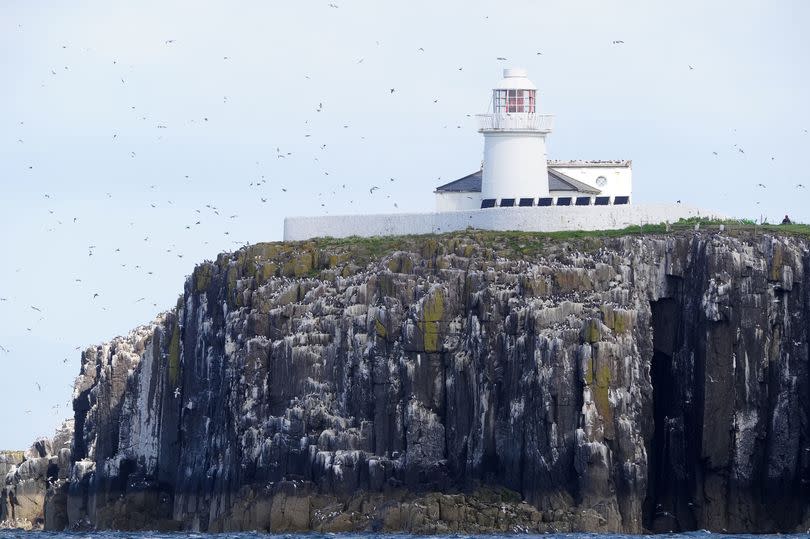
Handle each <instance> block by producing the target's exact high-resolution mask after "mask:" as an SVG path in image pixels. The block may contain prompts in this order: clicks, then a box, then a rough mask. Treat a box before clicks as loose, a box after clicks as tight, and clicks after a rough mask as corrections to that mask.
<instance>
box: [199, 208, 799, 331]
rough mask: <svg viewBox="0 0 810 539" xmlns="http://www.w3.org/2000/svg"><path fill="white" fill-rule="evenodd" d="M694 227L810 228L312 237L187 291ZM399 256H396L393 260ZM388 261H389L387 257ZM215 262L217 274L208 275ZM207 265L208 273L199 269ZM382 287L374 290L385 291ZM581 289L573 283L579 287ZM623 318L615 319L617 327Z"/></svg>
mask: <svg viewBox="0 0 810 539" xmlns="http://www.w3.org/2000/svg"><path fill="white" fill-rule="evenodd" d="M695 225H699V230H700V232H701V233H710V234H711V233H718V232H719V231H720V227H721V226H722V227H723V229H724V230H723V234H725V235H728V236H733V237H739V238H743V239H747V240H756V239H757V237H758V236H761V235H763V234H774V235H780V236H796V237H801V238H810V225H804V224H792V225H770V224H762V225H757V224H756V223H755V222H753V221H751V220H725V221H719V220H707V219H700V218H692V219H686V220H681V221H679V222H677V223H672V224H664V223H661V224H649V225H642V226H630V227H627V228H623V229H620V230H595V231H585V230H576V231H565V232H518V231H488V230H477V229H467V230H461V231H457V232H448V233H444V234H424V235H412V236H384V237H380V236H377V237H370V238H362V237H356V236H353V237H349V238H328V237H326V238H315V239H312V240H307V241H301V242H270V243H258V244H255V245H250V246H247V247H245V248H243V249H240V250H238V251H236V252H234V253H225V254H222V255H220V256H219V257H218V258H217V261H216V262H215V263H206V264H203V265H202V266H198V268H197V269H196V270H195V274H194V285H195V286H194V289H195V290H197V291H198V292H200V291H202V290H205V289H206V288H207V287H208V285H209V284H210V281H211V280H212V279H213V278H214V275H215V274H217V275H224V277H225V286H226V293H227V295H226V297H227V300H228V303H229V305H230V306H231V307H232V308H234V307H240V306H242V303H243V302H242V298H241V296H239V295H238V294H237V293H236V290H237V282H238V281H239V280H242V279H251V281H252V282H251V283H249V284H247V285H246V286H247V287H248V288H255V287H258V286H261V285H262V284H264V283H266V282H267V281H269V280H270V279H271V278H273V277H292V278H303V277H311V278H321V279H333V278H335V277H338V276H343V277H346V276H349V275H353V274H356V273H357V272H358V271H360V270H362V269H365V268H366V267H368V265H369V264H371V263H376V262H380V261H382V259H384V258H385V257H390V258H389V259H388V260H387V262H385V264H386V266H387V267H388V269H389V270H390V271H391V272H393V273H413V271H414V270H415V268H414V262H413V261H412V260H411V258H410V256H408V255H406V254H405V253H417V254H418V255H419V256H420V258H421V260H420V262H419V264H420V265H421V266H423V267H424V268H425V269H427V270H436V269H442V268H447V267H450V266H451V265H452V264H451V262H450V258H449V257H450V256H456V257H462V258H470V257H477V258H479V259H484V260H494V259H497V258H507V259H515V258H536V257H538V256H565V255H566V253H568V252H571V251H580V252H585V253H592V252H595V251H597V250H599V249H601V248H602V247H604V244H605V240H610V239H614V238H622V237H628V236H641V235H646V236H661V237H664V236H673V235H684V234H691V233H692V232H693V231H694V228H695ZM398 251H402V252H403V253H402V254H395V253H397V252H398ZM392 255H393V256H392ZM214 264H216V266H219V271H216V272H215V271H214V269H215V268H214ZM206 266H207V267H206ZM386 284H387V283H385V282H382V283H380V285H381V286H382V287H385V286H386ZM579 284H581V283H578V286H579ZM623 322H626V321H624V320H620V321H618V324H619V325H620V326H621V325H622V323H623Z"/></svg>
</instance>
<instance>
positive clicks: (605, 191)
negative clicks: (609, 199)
mask: <svg viewBox="0 0 810 539" xmlns="http://www.w3.org/2000/svg"><path fill="white" fill-rule="evenodd" d="M549 168H551V169H554V170H557V171H559V172H561V173H563V174H565V175H566V176H570V177H572V178H574V179H575V180H579V181H581V182H583V183H587V184H588V185H592V186H593V187H596V188H597V189H599V190H601V191H602V192H601V193H600V196H629V197H630V202H631V203H632V202H633V170H632V169H631V168H630V167H555V166H553V165H552V166H550V167H549ZM599 176H604V177H605V179H606V180H607V183H606V184H605V185H604V186H599V185H597V184H596V179H597V178H598V177H599ZM560 196H566V195H560ZM572 196H576V195H572Z"/></svg>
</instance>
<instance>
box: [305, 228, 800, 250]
mask: <svg viewBox="0 0 810 539" xmlns="http://www.w3.org/2000/svg"><path fill="white" fill-rule="evenodd" d="M697 224H699V225H700V228H699V230H700V231H702V232H719V231H720V226H721V225H722V226H723V227H724V233H726V234H729V235H731V236H735V237H738V236H751V235H761V234H776V235H788V236H799V237H803V238H810V225H806V224H791V225H771V224H762V225H758V224H756V223H755V222H753V221H747V220H724V221H721V220H708V219H700V218H691V219H681V220H680V221H678V222H677V223H671V224H669V225H667V224H666V223H660V224H648V225H634V226H629V227H627V228H621V229H617V230H571V231H561V232H523V231H495V230H480V229H468V230H461V231H456V232H447V233H443V234H423V235H413V236H374V237H360V236H350V237H348V238H331V237H323V238H314V239H313V240H310V241H311V242H314V243H315V244H316V246H317V247H318V248H321V249H330V248H340V247H344V248H350V249H351V251H352V252H353V253H357V254H361V253H362V254H365V255H367V256H369V257H372V258H374V257H378V256H380V255H384V254H385V253H390V252H392V251H397V250H408V249H410V248H413V246H414V244H423V243H424V242H426V241H430V239H431V238H441V239H443V240H452V239H454V238H458V239H471V240H474V241H475V242H476V243H479V244H481V245H483V244H488V245H491V246H492V248H493V250H494V251H495V252H496V253H499V254H500V253H501V252H502V249H504V248H506V249H507V250H509V251H512V252H516V253H520V254H527V251H535V252H536V250H537V249H532V248H531V247H536V248H539V247H540V246H541V245H548V240H556V241H572V240H584V241H583V244H584V245H582V246H583V247H585V248H588V247H595V246H596V241H598V240H602V239H606V238H620V237H625V236H636V235H663V234H675V233H683V232H688V231H693V230H694V228H695V225H697ZM588 240H591V241H588ZM593 240H596V241H593ZM577 243H579V242H577Z"/></svg>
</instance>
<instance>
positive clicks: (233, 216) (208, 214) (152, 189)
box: [0, 3, 807, 413]
mask: <svg viewBox="0 0 810 539" xmlns="http://www.w3.org/2000/svg"><path fill="white" fill-rule="evenodd" d="M328 7H329V8H330V9H339V7H340V6H339V5H338V4H336V3H329V4H328ZM163 44H164V45H165V46H166V47H177V46H181V44H180V43H179V41H178V40H177V39H173V38H171V39H164V40H163ZM377 45H378V46H379V45H380V43H379V42H377ZM610 45H612V46H615V47H620V46H624V45H625V42H624V41H623V40H620V39H615V40H612V41H611V43H610ZM67 47H68V46H67V45H62V48H63V49H67ZM414 50H415V52H416V53H417V54H425V53H426V51H425V48H424V47H414ZM535 54H536V55H538V56H541V55H543V52H542V51H536V53H535ZM495 59H496V61H498V62H507V61H508V58H507V57H505V56H497V57H496V58H495ZM229 60H230V56H222V61H229ZM111 61H112V63H113V64H114V65H118V59H111ZM363 62H364V58H360V59H359V60H357V63H358V64H362V63H363ZM685 67H686V68H688V70H690V71H692V70H694V69H695V66H694V65H691V64H690V65H687V66H685ZM463 69H464V67H463V66H458V67H457V70H458V71H463ZM68 71H70V66H67V65H65V66H62V69H60V70H57V69H50V76H51V77H57V76H59V75H60V74H61V73H63V72H68ZM119 78H120V83H121V84H123V85H126V84H128V81H127V77H119ZM305 78H306V79H310V76H309V75H305ZM386 91H387V93H388V94H389V95H391V96H393V95H395V94H397V88H396V87H391V86H387V90H386ZM222 102H223V104H227V103H229V97H228V96H223V97H222ZM438 102H439V99H438V98H434V99H433V103H434V104H436V103H438ZM128 109H129V113H130V114H133V115H135V116H136V117H137V118H138V119H140V120H141V121H149V115H148V114H144V113H142V112H141V111H139V110H138V109H137V108H136V106H134V105H128ZM311 110H314V112H315V113H316V114H321V113H324V111H325V106H324V103H323V102H322V101H320V102H318V103H317V105H315V106H314V107H313V109H311ZM189 122H190V123H196V122H199V123H200V124H203V125H206V124H208V122H209V117H208V116H207V115H205V114H201V115H200V116H199V117H198V118H193V119H190V120H189ZM305 123H307V122H305ZM19 126H20V127H21V128H22V127H24V126H25V122H24V121H20V122H19ZM342 127H343V129H348V128H349V125H348V124H345V125H343V126H342ZM444 127H445V128H446V127H447V126H444ZM456 127H457V128H461V125H458V126H456ZM167 128H168V126H167V125H166V124H165V123H157V124H156V125H155V129H156V130H158V131H159V132H160V133H166V132H167V131H165V130H166V129H167ZM804 132H805V134H806V133H807V130H804ZM120 134H121V132H120V131H119V130H116V131H115V132H113V133H111V134H110V137H111V139H112V141H114V142H118V143H120V140H121V139H122V138H123V137H119V135H120ZM162 137H163V135H162V134H161V135H159V136H158V138H157V140H161V139H162ZM305 137H307V138H309V137H311V133H308V134H306V135H305ZM363 138H364V137H361V139H363ZM17 142H18V143H19V144H20V145H23V144H25V143H26V140H25V139H24V138H23V137H22V136H20V137H19V138H17ZM317 148H318V151H319V152H326V151H327V149H328V146H327V144H326V143H322V144H318V145H317ZM735 149H736V151H737V152H739V153H740V154H744V153H745V151H744V149H743V148H741V147H738V146H736V145H735ZM712 153H713V154H714V156H717V157H719V156H720V152H718V151H714V152H712ZM128 155H129V158H130V159H138V158H139V155H138V152H136V151H135V150H129V152H128ZM294 158H295V153H294V152H293V151H290V150H289V149H282V147H281V146H277V147H276V148H275V159H276V160H289V159H294ZM772 159H774V158H772ZM313 160H314V162H320V158H319V156H318V155H315V156H313ZM256 164H257V165H258V164H259V162H256ZM35 166H36V164H35V163H28V164H26V168H27V169H28V170H29V171H32V170H34V168H35ZM322 172H323V175H324V176H329V175H330V174H329V171H328V170H323V171H322ZM438 179H439V180H441V177H439V178H438ZM184 180H185V181H186V182H191V181H192V178H191V175H189V174H186V175H185V177H184ZM387 180H388V181H387V182H385V181H382V182H377V183H376V184H373V185H368V186H363V187H361V188H360V189H362V191H360V190H359V189H358V190H357V191H354V189H355V188H357V187H358V186H352V185H349V184H347V183H343V182H342V181H337V182H335V183H334V186H333V187H332V188H331V189H330V190H326V191H322V192H319V193H318V194H317V197H318V201H319V203H320V207H321V208H327V203H328V202H329V200H330V198H334V197H335V196H337V195H338V193H339V192H349V191H351V192H352V193H354V194H351V195H349V196H351V198H350V201H349V202H350V204H355V202H358V203H359V202H360V198H359V197H360V196H361V194H362V196H368V197H380V196H381V195H383V194H384V192H385V189H384V185H386V184H388V185H390V184H391V183H394V182H396V181H397V178H395V177H390V176H389V177H388V178H387ZM756 186H757V187H758V188H760V189H765V188H766V185H765V184H764V183H758V184H757V185H756ZM274 187H275V188H276V189H277V190H276V191H275V193H268V188H270V184H269V178H268V177H267V176H266V175H263V174H258V175H257V177H256V178H254V179H251V180H250V181H249V182H248V188H249V189H251V190H254V191H258V194H257V195H256V199H257V201H258V202H259V203H261V204H267V203H269V202H270V201H271V197H283V196H284V195H285V193H287V192H288V187H287V186H284V185H278V186H274ZM159 188H160V185H159V183H153V184H150V185H149V186H148V189H147V190H146V192H147V194H148V195H149V199H150V202H149V203H148V204H149V207H150V209H154V210H158V209H160V208H162V207H171V206H174V205H175V202H174V201H173V200H172V199H165V200H161V201H158V197H157V193H158V192H159V190H160V189H159ZM795 188H796V189H797V190H803V189H805V185H804V184H802V183H797V184H796V185H795ZM347 190H348V191H347ZM365 191H367V192H368V194H367V195H366V194H365ZM153 194H154V196H152V195H153ZM105 196H106V198H108V199H109V198H113V194H112V193H110V192H107V193H105ZM384 196H385V197H386V199H390V198H391V195H390V194H384ZM43 198H44V199H45V200H47V201H49V203H50V202H53V203H54V204H55V203H56V202H57V200H56V199H57V197H56V196H55V195H54V194H52V193H43ZM363 202H365V200H363ZM678 202H680V201H678ZM391 203H392V204H393V207H395V208H398V205H397V203H396V202H394V201H391ZM757 204H759V202H757ZM164 205H165V206H164ZM325 211H326V210H325ZM48 212H49V215H51V216H53V217H54V219H55V221H54V223H55V224H53V225H52V226H51V228H49V229H48V230H49V231H54V230H55V227H57V226H63V225H65V224H66V223H67V224H74V225H77V224H79V223H80V221H81V218H80V216H79V215H70V216H68V217H66V218H65V217H61V218H60V217H57V212H56V210H55V209H49V210H48ZM238 219H239V214H238V213H235V212H233V211H227V210H225V209H224V208H222V207H221V206H220V205H217V204H215V203H213V202H212V203H208V204H204V205H201V206H200V207H199V208H196V209H194V210H193V212H192V214H191V215H190V216H189V218H188V221H187V222H186V223H185V224H184V230H188V231H192V230H195V229H199V228H200V227H202V225H203V223H204V222H205V221H206V220H217V223H218V227H219V228H220V229H221V234H222V235H223V236H226V237H230V236H231V231H230V230H228V229H227V228H228V226H227V225H228V223H231V222H234V221H236V220H238ZM129 224H130V226H131V227H133V228H134V227H135V225H136V223H135V222H130V223H129ZM223 225H224V226H223ZM141 241H142V242H143V243H150V242H153V241H155V240H154V238H153V237H152V236H151V235H150V234H148V233H147V234H144V236H143V238H142V239H141ZM212 241H213V240H212ZM178 243H180V244H181V245H182V243H183V240H178ZM208 243H209V242H208V241H205V242H204V244H205V245H208ZM244 243H245V242H244V241H239V240H237V239H235V238H234V239H233V240H232V241H231V244H234V245H242V244H244ZM220 244H221V242H220ZM161 250H162V251H163V253H164V254H165V255H171V256H174V257H176V258H178V259H183V258H184V256H185V253H184V252H183V249H181V248H180V247H178V244H177V243H173V244H170V245H168V246H162V247H161ZM121 252H122V248H121V247H116V248H115V249H114V251H113V252H112V254H113V255H117V254H120V253H121ZM87 254H88V256H89V257H94V256H98V255H99V248H98V247H97V246H96V244H95V243H91V244H89V245H88V247H87ZM105 254H107V253H105ZM118 264H120V267H121V268H123V269H131V270H134V271H138V272H141V273H142V274H143V275H144V276H150V277H151V276H154V275H155V273H154V270H151V269H147V268H146V267H145V266H144V265H142V264H140V263H138V264H132V263H130V264H127V263H126V262H118ZM74 283H75V284H76V285H81V284H82V283H83V279H82V278H80V277H76V278H75V279H74ZM134 296H138V297H134ZM134 296H133V298H132V300H131V304H132V305H138V304H142V303H151V305H152V306H153V307H158V304H157V303H156V302H151V301H149V300H148V299H147V297H145V296H140V295H139V294H135V295H134ZM103 298H104V292H103V291H102V290H90V291H88V300H89V301H91V302H97V301H101V300H102V299H103ZM11 303H15V302H14V301H13V298H9V297H0V305H3V304H5V305H10V304H11ZM13 307H14V308H15V309H17V310H19V309H24V307H23V306H21V305H19V304H15V305H13ZM27 307H28V309H27V310H28V311H30V312H31V313H36V315H35V316H36V317H38V318H37V319H38V320H40V321H41V320H43V319H44V317H45V311H46V309H45V307H43V306H41V305H35V304H31V305H27ZM100 309H101V310H104V311H106V310H108V309H109V307H108V306H106V305H103V306H100ZM25 329H26V331H27V332H29V333H31V332H33V331H34V327H33V325H28V326H26V327H25ZM80 348H81V347H80V346H77V347H75V349H74V351H75V350H80ZM9 353H11V350H10V349H9V348H8V347H7V346H6V345H4V344H2V343H0V354H9ZM62 363H64V364H66V365H67V364H68V363H69V360H68V358H67V357H66V358H64V359H63V361H62ZM34 385H35V387H36V389H37V391H42V389H43V388H42V385H41V384H40V383H39V382H38V381H35V382H34ZM60 406H61V405H57V406H55V407H54V409H55V413H60V412H61V410H60V408H59V407H60Z"/></svg>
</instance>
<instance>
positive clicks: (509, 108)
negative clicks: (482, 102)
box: [492, 90, 536, 113]
mask: <svg viewBox="0 0 810 539" xmlns="http://www.w3.org/2000/svg"><path fill="white" fill-rule="evenodd" d="M535 102H536V96H535V90H495V91H494V92H493V96H492V105H493V107H492V108H493V110H494V112H496V113H499V112H506V113H510V112H531V113H533V112H535Z"/></svg>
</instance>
